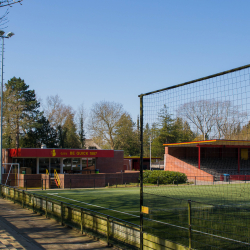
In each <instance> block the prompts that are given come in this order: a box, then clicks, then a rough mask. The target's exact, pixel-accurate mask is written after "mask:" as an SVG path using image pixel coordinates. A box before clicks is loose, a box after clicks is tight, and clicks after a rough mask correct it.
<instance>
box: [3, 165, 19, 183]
mask: <svg viewBox="0 0 250 250" xmlns="http://www.w3.org/2000/svg"><path fill="white" fill-rule="evenodd" d="M2 165H10V169H9V173H8V175H7V178H6V181H5V185H7V182H8V179H9V176H10V174H11V170H12V166H17V186H18V187H19V177H20V176H19V174H20V164H19V163H2Z"/></svg>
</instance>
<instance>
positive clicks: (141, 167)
mask: <svg viewBox="0 0 250 250" xmlns="http://www.w3.org/2000/svg"><path fill="white" fill-rule="evenodd" d="M140 141H141V155H140V250H143V213H142V206H143V96H140Z"/></svg>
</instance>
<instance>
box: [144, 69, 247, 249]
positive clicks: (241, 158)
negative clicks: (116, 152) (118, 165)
mask: <svg viewBox="0 0 250 250" xmlns="http://www.w3.org/2000/svg"><path fill="white" fill-rule="evenodd" d="M140 97H141V100H142V104H143V130H142V131H141V133H143V150H142V154H143V157H144V160H143V163H142V168H144V170H146V169H147V170H149V171H145V172H144V173H143V176H144V179H143V206H145V207H148V208H149V213H148V214H147V213H145V214H144V219H143V230H144V232H150V233H151V234H154V235H156V236H158V237H160V238H163V239H167V240H170V241H173V242H176V243H178V244H182V245H185V246H188V247H190V248H195V249H250V235H249V233H250V226H249V219H250V217H249V210H250V195H249V194H250V182H249V181H250V159H249V156H250V154H249V153H250V106H249V104H250V65H246V66H243V67H240V68H237V69H233V70H229V71H225V72H222V73H218V74H215V75H212V76H208V77H204V78H201V79H197V80H194V81H190V82H186V83H184V84H180V85H176V86H172V87H169V88H166V89H163V90H159V91H154V92H151V93H146V94H142V95H141V96H140ZM147 159H150V160H149V161H148V160H147ZM150 170H151V171H150ZM180 173H181V174H180Z"/></svg>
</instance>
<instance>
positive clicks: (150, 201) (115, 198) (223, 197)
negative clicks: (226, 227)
mask: <svg viewBox="0 0 250 250" xmlns="http://www.w3.org/2000/svg"><path fill="white" fill-rule="evenodd" d="M36 193H37V194H41V195H45V196H48V197H51V198H53V199H56V200H58V201H63V202H66V203H70V204H74V205H78V206H81V207H84V208H87V209H91V210H93V211H97V212H100V213H103V214H107V215H110V216H113V217H116V218H119V219H123V220H127V221H130V222H133V223H136V224H138V225H139V211H140V189H139V188H138V187H136V188H100V189H70V190H69V189H67V190H60V189H54V190H43V191H36ZM177 200H183V201H184V203H185V205H182V203H180V202H176V201H177ZM188 200H192V201H194V202H199V206H204V207H211V206H220V205H224V206H234V207H235V206H237V207H249V204H250V184H249V183H241V184H223V185H200V186H198V185H197V186H195V185H179V186H176V185H175V186H172V185H169V186H165V185H162V186H159V187H158V186H149V187H147V186H145V187H144V205H146V206H147V205H148V206H149V209H150V210H154V209H157V208H163V207H164V208H165V209H167V210H169V209H178V208H180V209H181V208H182V206H186V201H188Z"/></svg>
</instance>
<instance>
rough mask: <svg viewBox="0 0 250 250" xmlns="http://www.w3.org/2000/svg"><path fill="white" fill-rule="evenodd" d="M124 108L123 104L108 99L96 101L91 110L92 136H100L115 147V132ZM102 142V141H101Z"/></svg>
mask: <svg viewBox="0 0 250 250" xmlns="http://www.w3.org/2000/svg"><path fill="white" fill-rule="evenodd" d="M123 113H124V110H123V107H122V104H120V103H115V102H108V101H101V102H99V103H95V104H94V105H93V107H92V109H91V112H90V118H89V126H88V128H89V131H90V133H91V135H92V138H98V140H99V141H100V140H102V141H103V142H104V143H107V144H108V146H109V148H111V149H114V148H115V141H114V138H115V134H116V130H117V126H118V123H119V120H120V118H121V116H122V115H123ZM99 143H100V142H99Z"/></svg>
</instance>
